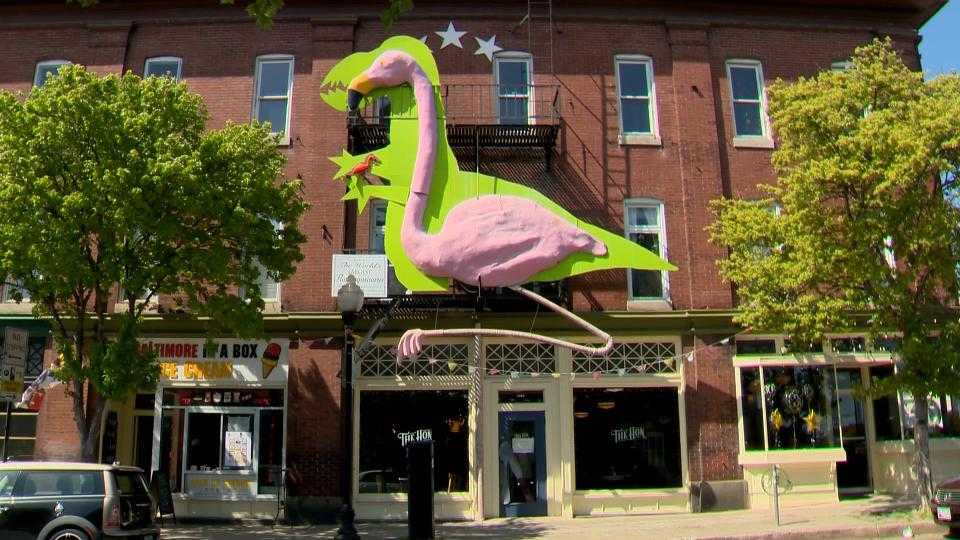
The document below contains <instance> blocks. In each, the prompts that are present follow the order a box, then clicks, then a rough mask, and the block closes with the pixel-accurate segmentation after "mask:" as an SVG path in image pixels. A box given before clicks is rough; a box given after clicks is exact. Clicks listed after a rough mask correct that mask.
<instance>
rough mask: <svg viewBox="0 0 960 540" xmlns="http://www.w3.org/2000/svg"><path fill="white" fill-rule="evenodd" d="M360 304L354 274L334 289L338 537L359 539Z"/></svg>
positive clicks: (347, 539) (339, 538) (361, 291)
mask: <svg viewBox="0 0 960 540" xmlns="http://www.w3.org/2000/svg"><path fill="white" fill-rule="evenodd" d="M362 308H363V289H361V288H360V286H359V285H357V278H356V277H354V275H353V274H350V275H349V276H347V282H346V283H344V284H343V286H341V287H340V289H339V290H338V291H337V309H339V310H340V315H341V317H342V318H343V354H342V356H341V358H340V437H341V441H340V442H341V446H340V448H341V452H343V461H344V467H343V471H342V474H341V477H340V492H341V493H342V497H343V507H342V508H341V509H340V528H339V529H338V530H337V536H336V538H337V540H355V539H359V538H360V535H359V534H358V533H357V527H356V526H355V525H354V523H353V522H354V519H355V518H356V513H354V511H353V322H354V319H355V318H356V316H357V312H358V311H360V310H361V309H362Z"/></svg>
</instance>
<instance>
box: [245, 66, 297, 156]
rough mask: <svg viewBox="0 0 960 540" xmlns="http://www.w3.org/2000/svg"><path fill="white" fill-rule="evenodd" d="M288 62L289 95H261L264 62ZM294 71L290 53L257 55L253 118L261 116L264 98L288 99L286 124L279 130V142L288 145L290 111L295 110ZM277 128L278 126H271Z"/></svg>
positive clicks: (254, 119) (274, 99)
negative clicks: (261, 103)
mask: <svg viewBox="0 0 960 540" xmlns="http://www.w3.org/2000/svg"><path fill="white" fill-rule="evenodd" d="M279 63H286V64H287V65H288V70H287V73H288V75H287V76H288V79H287V95H285V96H261V95H260V75H261V72H262V68H263V64H279ZM293 72H294V57H293V55H290V54H265V55H261V56H258V57H257V61H256V68H255V76H254V78H253V113H252V116H251V118H252V120H253V121H257V119H258V118H259V117H260V102H261V101H262V100H273V101H279V100H286V102H287V117H286V120H285V121H286V125H285V126H284V128H283V130H281V131H279V132H278V133H277V135H278V136H279V144H281V145H288V144H290V113H291V111H292V110H293ZM271 127H272V128H275V127H276V126H271Z"/></svg>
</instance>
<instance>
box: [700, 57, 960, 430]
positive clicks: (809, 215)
mask: <svg viewBox="0 0 960 540" xmlns="http://www.w3.org/2000/svg"><path fill="white" fill-rule="evenodd" d="M769 96H770V111H769V112H770V116H771V118H772V121H773V127H774V131H775V132H776V134H777V136H778V139H779V144H778V148H777V150H776V151H775V152H774V155H773V165H774V167H775V169H776V171H777V174H778V177H779V181H778V183H777V184H776V185H762V186H760V188H761V189H762V190H763V193H764V194H765V196H766V198H765V199H763V200H759V201H746V200H719V201H716V202H715V203H714V210H715V212H716V214H717V219H716V221H715V222H714V223H713V225H712V226H711V227H710V229H709V230H710V233H711V236H712V239H713V241H715V242H716V243H719V244H721V245H723V246H726V247H728V248H729V256H728V257H727V258H726V259H724V260H722V261H720V263H719V266H720V272H721V274H722V275H723V277H724V278H726V279H728V280H729V281H731V282H733V283H734V284H735V285H736V286H737V294H738V298H739V307H740V311H739V314H738V315H737V319H738V321H739V322H741V323H742V324H744V325H746V326H749V327H753V328H757V329H764V330H768V331H775V332H784V333H786V334H788V335H790V336H792V337H793V338H794V340H795V341H796V342H799V343H803V342H811V341H816V340H819V339H821V338H822V336H823V335H824V333H826V332H828V331H839V330H844V329H849V328H854V327H858V326H859V327H861V328H862V327H865V328H866V329H867V330H868V331H869V332H870V333H872V334H873V335H882V334H887V333H891V334H894V333H895V334H896V335H898V336H900V337H901V339H902V344H901V346H900V350H899V352H898V357H899V360H900V362H901V364H900V367H899V368H898V373H897V375H896V376H895V377H893V378H892V379H888V380H885V381H883V382H880V383H879V384H877V385H875V386H874V387H873V392H874V393H884V392H887V393H888V392H893V391H895V390H905V391H907V392H910V393H912V394H913V395H915V396H927V395H928V394H930V393H934V394H941V393H943V394H950V395H955V394H957V393H958V392H960V377H957V375H956V374H957V373H958V372H960V324H958V320H957V316H956V310H955V309H954V308H955V306H956V299H957V297H958V281H957V268H958V266H957V265H958V261H960V234H958V231H960V213H958V210H957V208H956V207H955V206H954V204H953V203H952V201H955V200H956V197H957V194H958V184H957V172H958V170H960V124H958V123H957V121H956V119H957V118H958V117H960V77H957V76H941V77H938V78H936V79H934V80H932V81H929V82H925V81H924V79H923V76H922V75H921V74H920V73H918V72H914V71H911V70H910V69H909V68H907V66H906V65H904V63H903V61H902V60H901V58H900V57H899V56H898V54H897V53H896V52H895V50H894V49H893V47H892V44H891V42H890V41H889V39H887V40H875V41H874V42H872V43H870V44H868V45H864V46H862V47H860V48H858V49H857V51H856V53H855V54H854V56H853V58H852V67H850V68H849V69H846V70H830V71H823V72H821V73H819V74H817V75H816V76H813V77H809V78H800V79H798V80H796V81H794V82H785V81H782V80H780V81H777V82H776V83H775V84H774V85H773V86H772V87H771V88H770V89H769ZM774 205H777V206H779V212H774V211H771V210H770V209H771V207H773V206H774ZM917 401H918V403H919V402H921V401H922V407H923V408H920V406H918V410H919V411H923V414H922V418H925V417H926V408H925V407H926V400H925V398H923V399H922V400H921V399H918V400H917ZM918 417H920V415H919V414H918ZM920 423H921V424H922V423H923V422H922V421H921V422H920ZM917 432H918V437H921V436H924V435H925V430H920V429H918V430H917ZM921 432H922V433H921ZM924 444H925V443H924Z"/></svg>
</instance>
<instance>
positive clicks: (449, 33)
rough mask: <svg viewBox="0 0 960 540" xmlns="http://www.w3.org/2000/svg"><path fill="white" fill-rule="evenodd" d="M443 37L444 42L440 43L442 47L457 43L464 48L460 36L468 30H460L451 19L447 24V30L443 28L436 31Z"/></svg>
mask: <svg viewBox="0 0 960 540" xmlns="http://www.w3.org/2000/svg"><path fill="white" fill-rule="evenodd" d="M434 33H435V34H437V35H438V36H440V37H441V38H443V43H441V44H440V48H441V49H443V48H444V47H446V46H447V45H456V46H457V47H460V48H461V49H462V48H463V44H462V43H460V38H461V37H463V35H464V34H466V32H460V31H459V30H457V29H456V28H454V27H453V21H450V22H449V23H448V24H447V29H446V30H441V31H439V32H434Z"/></svg>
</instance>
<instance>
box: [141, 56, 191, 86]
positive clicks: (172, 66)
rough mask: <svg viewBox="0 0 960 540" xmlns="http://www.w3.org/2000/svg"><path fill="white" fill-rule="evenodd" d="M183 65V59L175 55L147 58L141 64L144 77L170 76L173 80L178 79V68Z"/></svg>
mask: <svg viewBox="0 0 960 540" xmlns="http://www.w3.org/2000/svg"><path fill="white" fill-rule="evenodd" d="M182 66H183V60H181V59H180V58H177V57H176V56H155V57H153V58H147V61H146V62H145V63H144V65H143V76H144V78H146V77H171V78H173V80H175V81H179V80H180V70H181V68H182Z"/></svg>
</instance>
